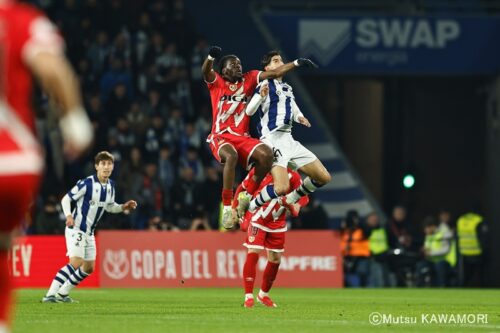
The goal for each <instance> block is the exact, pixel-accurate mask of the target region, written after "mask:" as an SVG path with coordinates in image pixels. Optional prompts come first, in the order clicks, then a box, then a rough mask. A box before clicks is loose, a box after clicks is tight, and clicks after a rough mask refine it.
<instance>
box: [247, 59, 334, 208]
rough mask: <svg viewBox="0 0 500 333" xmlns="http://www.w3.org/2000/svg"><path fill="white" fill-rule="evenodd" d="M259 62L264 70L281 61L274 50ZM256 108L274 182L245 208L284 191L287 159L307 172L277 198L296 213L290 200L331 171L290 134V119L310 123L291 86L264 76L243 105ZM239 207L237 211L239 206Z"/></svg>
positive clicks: (324, 180)
mask: <svg viewBox="0 0 500 333" xmlns="http://www.w3.org/2000/svg"><path fill="white" fill-rule="evenodd" d="M262 65H263V67H264V69H265V70H272V69H274V68H277V67H279V66H281V65H283V60H282V59H281V55H280V53H279V52H278V51H271V52H269V53H267V54H266V55H265V56H264V57H263V59H262ZM257 110H259V115H260V124H259V130H260V133H261V137H260V140H261V141H262V142H264V143H266V144H267V145H269V146H270V147H272V149H273V153H274V164H273V168H272V169H271V174H272V175H273V180H274V186H273V185H269V186H268V187H266V188H264V189H263V190H262V191H261V192H260V193H259V194H258V195H256V196H255V198H254V199H253V200H252V201H251V202H250V207H249V209H250V211H254V210H255V209H257V208H258V207H260V206H262V205H264V203H266V202H267V201H270V200H272V199H274V198H276V197H278V196H283V195H285V194H286V193H288V188H289V186H290V182H289V179H288V173H287V165H288V163H291V164H292V166H293V167H294V168H296V169H298V170H299V171H300V172H301V173H304V174H305V175H306V176H307V177H306V178H305V179H304V182H303V184H302V185H301V186H300V187H298V188H297V189H296V190H294V191H292V192H291V193H289V194H287V195H286V197H281V198H280V203H281V204H282V205H283V206H285V207H286V208H288V209H289V210H290V212H291V213H292V215H294V216H296V214H297V212H296V211H295V210H294V206H293V204H294V203H296V202H297V201H298V200H299V199H300V198H301V197H302V196H305V195H308V194H311V193H312V192H314V191H316V190H317V189H318V188H320V187H321V186H323V185H325V184H327V183H328V182H330V181H331V175H330V173H329V172H328V171H327V170H326V168H325V167H324V165H323V163H321V161H320V160H319V159H318V158H317V157H316V155H314V154H313V153H312V152H311V151H310V150H308V149H307V148H305V147H304V146H303V145H302V144H301V143H300V142H298V141H296V140H295V139H294V138H293V136H292V125H293V122H294V121H295V122H297V123H300V124H302V125H304V126H307V127H311V124H310V123H309V121H308V120H307V118H306V117H304V115H303V114H302V112H301V111H300V109H299V107H298V106H297V103H296V102H295V96H294V95H293V90H292V87H291V86H290V85H289V84H288V83H286V82H284V81H283V78H282V77H279V78H276V79H268V80H264V81H263V82H261V83H260V84H259V85H258V86H257V88H256V91H255V94H254V96H253V97H252V99H251V100H250V102H249V103H248V106H247V108H246V114H247V115H249V116H251V115H253V114H254V113H255V112H256V111H257ZM247 199H248V198H247ZM239 210H240V211H239V214H241V210H242V209H241V207H240V209H239Z"/></svg>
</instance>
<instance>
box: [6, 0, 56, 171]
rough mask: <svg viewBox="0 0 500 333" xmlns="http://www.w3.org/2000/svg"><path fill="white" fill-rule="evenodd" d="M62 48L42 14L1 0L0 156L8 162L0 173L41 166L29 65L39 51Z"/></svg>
mask: <svg viewBox="0 0 500 333" xmlns="http://www.w3.org/2000/svg"><path fill="white" fill-rule="evenodd" d="M62 48H63V41H62V38H61V37H60V35H59V34H58V33H57V31H56V29H55V27H54V25H53V24H52V23H50V21H49V20H48V19H47V18H46V17H45V16H44V15H43V14H42V13H40V12H39V11H38V10H36V9H34V8H32V7H30V6H28V5H24V4H18V3H16V2H14V1H9V0H0V111H1V112H0V115H1V117H0V158H1V159H2V161H3V160H5V161H8V163H7V162H6V163H3V164H4V165H3V166H1V167H0V174H9V173H10V174H12V173H22V172H23V171H26V172H28V173H36V171H37V170H38V169H39V168H40V169H41V161H39V159H38V158H37V155H40V152H39V147H38V144H37V143H36V138H35V135H34V127H35V126H34V115H33V113H32V111H31V93H32V81H31V73H30V69H29V67H28V64H29V61H30V60H31V59H33V58H34V56H35V55H36V54H38V53H39V52H51V53H58V54H62V52H63V50H62ZM18 152H19V153H18ZM7 153H8V154H7ZM28 169H29V170H28Z"/></svg>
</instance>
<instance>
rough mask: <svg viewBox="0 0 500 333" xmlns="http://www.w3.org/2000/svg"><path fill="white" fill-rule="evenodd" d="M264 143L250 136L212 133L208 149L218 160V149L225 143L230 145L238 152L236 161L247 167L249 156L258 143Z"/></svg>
mask: <svg viewBox="0 0 500 333" xmlns="http://www.w3.org/2000/svg"><path fill="white" fill-rule="evenodd" d="M262 144H264V143H263V142H261V141H259V140H257V139H255V138H252V137H250V136H243V135H242V136H239V135H234V134H231V133H227V132H226V133H222V134H214V135H212V137H211V139H210V149H211V150H212V154H213V155H214V157H215V158H216V159H217V161H219V162H220V161H221V160H220V156H219V150H220V149H221V147H223V146H225V145H231V146H232V147H233V148H234V150H236V152H237V153H238V161H239V162H240V164H241V165H242V166H243V167H244V168H247V167H248V163H249V162H250V156H251V155H252V153H253V151H254V150H255V148H257V146H258V145H262Z"/></svg>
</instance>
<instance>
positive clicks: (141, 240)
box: [10, 231, 343, 288]
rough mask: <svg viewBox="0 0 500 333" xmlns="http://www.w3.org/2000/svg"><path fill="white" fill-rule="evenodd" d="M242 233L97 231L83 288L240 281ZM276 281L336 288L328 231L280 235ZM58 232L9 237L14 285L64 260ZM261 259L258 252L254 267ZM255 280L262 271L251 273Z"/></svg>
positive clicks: (41, 276)
mask: <svg viewBox="0 0 500 333" xmlns="http://www.w3.org/2000/svg"><path fill="white" fill-rule="evenodd" d="M242 236H243V234H242V233H220V232H203V233H198V232H188V231H186V232H175V233H151V232H135V231H101V232H100V233H99V235H98V236H97V241H98V256H97V262H96V271H95V273H93V274H92V275H91V276H90V277H89V278H88V279H86V280H85V281H84V282H83V283H82V285H81V286H82V287H119V288H129V287H130V288H134V287H137V288H145V287H152V288H155V287H156V288H158V287H168V288H174V287H239V286H241V285H242V275H241V274H242V270H243V265H244V262H245V259H246V249H245V248H244V247H243V246H242V242H243V238H244V237H242ZM285 248H286V252H285V254H284V256H283V260H282V263H281V266H280V273H279V276H278V279H277V281H276V285H277V286H281V287H304V288H310V287H331V288H339V287H342V286H343V282H342V277H343V273H342V257H341V256H340V240H339V235H338V234H337V233H335V232H332V231H292V232H289V233H287V244H286V246H285ZM65 253H66V249H65V240H64V237H63V236H28V237H19V238H17V239H16V241H15V243H14V245H13V247H12V251H11V259H10V263H11V265H10V272H11V275H12V276H13V277H14V281H15V285H16V286H17V287H18V288H28V287H29V288H32V287H48V286H49V285H50V282H51V281H52V279H53V277H54V274H55V272H57V270H58V269H59V268H60V267H61V266H63V265H64V264H65V263H66V262H67V258H66V257H65ZM265 265H266V259H265V257H264V256H261V258H260V261H259V265H258V271H259V272H262V271H263V270H264V268H265ZM257 275H258V278H257V285H258V284H259V283H260V281H259V279H260V276H261V275H262V274H259V273H258V274H257Z"/></svg>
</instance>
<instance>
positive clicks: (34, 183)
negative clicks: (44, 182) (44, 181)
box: [0, 175, 40, 232]
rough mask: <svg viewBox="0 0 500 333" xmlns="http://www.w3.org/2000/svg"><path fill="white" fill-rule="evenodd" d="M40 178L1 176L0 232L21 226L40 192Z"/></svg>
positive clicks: (36, 176)
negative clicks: (38, 191)
mask: <svg viewBox="0 0 500 333" xmlns="http://www.w3.org/2000/svg"><path fill="white" fill-rule="evenodd" d="M39 181H40V176H38V175H15V176H0V232H10V231H12V230H14V229H15V227H16V226H18V225H20V223H21V221H22V220H23V218H24V217H25V214H26V213H27V212H28V208H29V206H30V204H31V203H32V201H33V199H34V195H35V194H36V192H37V190H38V183H39Z"/></svg>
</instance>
